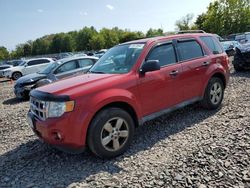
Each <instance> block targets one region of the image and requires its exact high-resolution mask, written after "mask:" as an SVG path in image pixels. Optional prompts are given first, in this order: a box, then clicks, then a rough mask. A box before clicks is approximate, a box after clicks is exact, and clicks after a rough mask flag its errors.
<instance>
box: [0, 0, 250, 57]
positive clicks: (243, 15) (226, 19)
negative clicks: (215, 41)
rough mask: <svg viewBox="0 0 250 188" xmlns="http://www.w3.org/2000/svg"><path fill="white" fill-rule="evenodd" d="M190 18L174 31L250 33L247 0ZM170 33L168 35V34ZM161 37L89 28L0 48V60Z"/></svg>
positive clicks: (228, 0)
mask: <svg viewBox="0 0 250 188" xmlns="http://www.w3.org/2000/svg"><path fill="white" fill-rule="evenodd" d="M193 17H194V15H193V14H188V15H186V16H185V17H183V18H181V19H180V20H177V21H176V24H175V25H176V30H189V29H201V30H204V31H206V32H209V33H216V34H219V35H221V36H227V35H229V34H232V33H241V32H246V31H249V30H250V0H215V1H213V2H211V3H210V4H209V6H208V8H207V10H206V12H204V13H202V14H201V15H199V16H198V17H197V19H196V20H195V21H194V22H193ZM170 33H171V32H170ZM160 35H164V32H163V30H162V29H152V28H151V29H149V30H148V31H147V32H146V33H143V32H140V31H130V30H126V29H125V30H123V29H119V28H118V27H114V28H112V29H107V28H103V29H101V30H100V31H97V30H96V29H95V28H94V27H93V26H92V27H84V28H83V29H81V30H79V31H71V32H67V33H57V34H51V35H46V36H43V37H41V38H38V39H36V40H34V41H27V42H26V43H23V44H19V45H17V46H16V48H15V50H13V51H12V52H8V50H7V49H6V48H5V47H0V60H1V59H9V58H11V59H13V58H20V57H27V56H34V55H43V54H52V53H61V52H74V51H90V50H100V49H104V48H110V47H112V46H114V45H116V44H119V43H123V42H127V41H130V40H136V39H140V38H145V37H154V36H160Z"/></svg>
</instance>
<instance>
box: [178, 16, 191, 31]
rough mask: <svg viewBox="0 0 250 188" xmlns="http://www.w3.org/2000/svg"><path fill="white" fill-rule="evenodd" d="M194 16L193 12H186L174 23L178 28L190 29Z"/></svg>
mask: <svg viewBox="0 0 250 188" xmlns="http://www.w3.org/2000/svg"><path fill="white" fill-rule="evenodd" d="M193 18H194V15H193V14H187V15H186V16H184V17H182V18H181V19H180V20H177V21H176V23H175V25H176V26H177V29H178V30H180V31H181V30H190V29H192V25H191V24H192V20H193Z"/></svg>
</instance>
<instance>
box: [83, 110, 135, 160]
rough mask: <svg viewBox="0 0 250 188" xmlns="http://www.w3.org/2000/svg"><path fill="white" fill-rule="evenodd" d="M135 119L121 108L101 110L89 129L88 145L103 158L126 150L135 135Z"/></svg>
mask: <svg viewBox="0 0 250 188" xmlns="http://www.w3.org/2000/svg"><path fill="white" fill-rule="evenodd" d="M134 127H135V124H134V121H133V119H132V117H131V116H130V115H129V113H127V112H126V111H124V110H122V109H120V108H107V109H104V110H102V111H100V112H99V113H98V114H97V115H96V116H95V118H94V119H93V121H92V123H91V124H90V127H89V130H88V138H87V142H88V146H89V148H90V150H91V151H92V152H93V153H94V154H96V155H97V156H99V157H101V158H112V157H115V156H118V155H120V154H122V153H123V152H125V151H126V150H127V149H128V147H129V145H130V143H131V141H132V138H133V135H134Z"/></svg>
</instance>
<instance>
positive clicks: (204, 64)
mask: <svg viewBox="0 0 250 188" xmlns="http://www.w3.org/2000/svg"><path fill="white" fill-rule="evenodd" d="M209 64H210V62H209V61H205V62H203V63H202V66H208V65H209Z"/></svg>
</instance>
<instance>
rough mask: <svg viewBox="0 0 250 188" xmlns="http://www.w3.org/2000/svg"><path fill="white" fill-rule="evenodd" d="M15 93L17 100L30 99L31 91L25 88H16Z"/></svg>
mask: <svg viewBox="0 0 250 188" xmlns="http://www.w3.org/2000/svg"><path fill="white" fill-rule="evenodd" d="M14 93H15V95H16V97H17V98H28V97H29V93H30V89H25V87H18V86H14Z"/></svg>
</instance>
